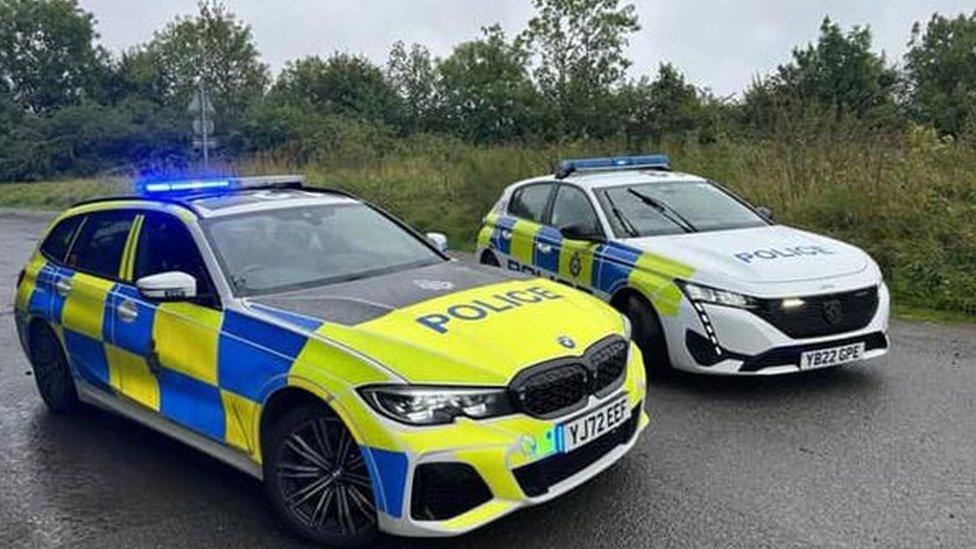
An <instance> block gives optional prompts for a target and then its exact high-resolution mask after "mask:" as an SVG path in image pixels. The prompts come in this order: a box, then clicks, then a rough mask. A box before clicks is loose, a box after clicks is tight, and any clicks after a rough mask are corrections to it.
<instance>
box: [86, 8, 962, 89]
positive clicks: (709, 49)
mask: <svg viewBox="0 0 976 549" xmlns="http://www.w3.org/2000/svg"><path fill="white" fill-rule="evenodd" d="M625 1H626V0H625ZM633 3H634V4H635V5H636V6H637V12H638V15H639V16H640V21H641V24H642V26H643V29H642V30H641V31H640V32H639V33H637V34H636V35H634V36H632V37H631V44H630V52H629V55H630V58H631V59H632V60H633V61H634V66H633V67H632V69H631V73H632V74H634V75H637V74H644V73H652V72H654V71H655V70H656V68H657V65H658V63H660V62H661V61H672V62H674V63H675V64H676V65H678V67H680V68H681V69H682V70H683V71H684V72H685V73H686V74H687V75H688V77H689V78H690V79H691V80H692V81H693V82H695V83H696V84H699V85H703V86H708V87H710V88H711V89H712V90H713V91H714V92H716V93H717V94H720V95H727V94H732V93H737V92H740V91H741V90H742V89H744V88H745V87H746V86H747V85H748V84H749V82H750V81H751V80H752V78H753V76H755V75H756V74H765V73H767V72H769V71H770V70H772V69H773V68H775V67H776V65H778V64H779V63H782V62H784V61H786V60H787V59H788V58H789V55H790V51H791V49H792V48H793V46H795V45H797V44H805V43H807V42H810V41H811V40H814V39H816V36H817V31H818V27H819V24H820V21H821V19H822V18H823V17H824V15H830V16H831V18H833V19H834V20H835V21H837V22H839V23H841V24H842V25H843V26H844V27H848V26H851V25H870V26H871V28H872V30H873V32H874V37H875V41H874V43H875V47H876V49H877V50H879V51H882V50H883V51H884V52H886V54H887V56H888V59H889V60H891V59H894V60H901V56H902V55H903V54H904V52H905V45H906V43H907V42H908V39H909V37H910V33H911V27H912V24H913V23H914V22H915V21H919V20H921V21H923V22H924V21H927V20H928V19H929V17H930V16H931V15H932V13H933V12H940V13H943V14H947V15H948V14H951V15H953V16H955V15H957V14H959V13H962V12H969V11H971V10H973V9H974V7H976V6H974V4H973V2H972V0H968V1H967V0H821V1H816V0H670V1H667V0H636V1H634V2H633ZM80 4H81V5H82V6H83V7H84V8H85V9H86V10H89V11H91V12H93V13H94V14H95V17H96V18H97V20H98V30H99V32H100V34H101V36H102V43H103V44H104V45H105V46H107V47H108V48H110V49H112V50H115V51H117V50H121V49H125V48H127V47H129V46H131V45H134V44H138V43H140V42H144V41H146V40H148V39H149V38H150V37H151V36H152V32H153V31H154V30H156V29H159V28H161V27H163V26H164V25H165V24H166V23H167V22H168V21H169V20H171V19H172V18H173V17H175V16H177V15H185V14H191V13H193V12H194V11H195V9H196V8H195V6H196V2H195V0H80ZM226 4H227V6H228V7H229V8H230V9H231V10H232V11H233V12H234V13H236V14H237V15H238V16H239V17H241V18H242V19H243V20H244V21H246V22H247V23H248V24H250V25H251V27H252V29H253V31H254V37H255V39H256V40H257V44H258V48H259V50H260V51H261V54H262V56H263V58H264V61H265V62H267V63H268V64H269V65H270V66H271V68H272V70H273V71H275V72H277V71H278V70H279V69H280V68H281V66H282V65H283V64H284V63H285V62H287V61H288V60H290V59H295V58H297V57H301V56H305V55H327V54H329V53H331V52H333V51H336V50H339V51H344V52H350V53H362V54H365V55H367V56H368V57H370V58H372V59H374V60H375V61H377V62H381V63H382V62H384V61H385V59H386V54H387V52H388V51H389V48H390V45H391V44H392V43H393V42H394V41H396V40H404V41H405V42H408V43H409V42H420V43H422V44H425V45H427V47H429V48H430V49H431V51H433V53H434V54H435V55H438V56H444V55H446V54H448V53H449V52H450V50H451V47H452V46H453V45H454V44H457V43H458V42H460V41H463V40H467V39H470V38H473V37H476V36H478V34H479V29H480V28H481V27H482V26H487V25H490V24H492V23H495V22H498V23H501V24H502V26H503V27H504V28H505V30H506V31H507V32H508V33H509V34H514V33H516V32H518V30H520V29H522V27H523V26H524V24H525V22H526V21H527V20H528V19H529V17H531V15H532V8H531V2H530V0H227V1H226Z"/></svg>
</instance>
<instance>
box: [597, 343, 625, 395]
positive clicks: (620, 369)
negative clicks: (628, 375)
mask: <svg viewBox="0 0 976 549" xmlns="http://www.w3.org/2000/svg"><path fill="white" fill-rule="evenodd" d="M628 347H629V346H628V345H627V342H626V341H624V340H622V339H614V340H613V341H611V342H610V343H608V344H607V345H603V346H601V347H598V348H596V349H594V350H593V352H592V353H591V354H589V355H588V356H587V358H588V359H589V361H590V365H591V367H592V369H593V373H594V376H593V377H594V379H593V390H594V391H595V392H596V394H597V395H598V396H604V395H605V394H606V393H608V392H610V391H612V390H613V389H616V388H617V383H616V382H617V381H619V380H620V379H621V378H623V375H624V371H626V370H627V350H628Z"/></svg>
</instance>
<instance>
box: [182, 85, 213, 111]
mask: <svg viewBox="0 0 976 549" xmlns="http://www.w3.org/2000/svg"><path fill="white" fill-rule="evenodd" d="M186 110H187V111H189V112H193V113H199V112H201V111H203V112H206V113H207V114H213V112H214V107H213V103H211V102H210V94H208V93H207V92H206V91H204V90H203V88H201V89H199V90H197V91H196V93H194V94H193V99H191V100H190V106H189V107H187V109H186Z"/></svg>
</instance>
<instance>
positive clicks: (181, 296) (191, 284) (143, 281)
mask: <svg viewBox="0 0 976 549" xmlns="http://www.w3.org/2000/svg"><path fill="white" fill-rule="evenodd" d="M136 288H138V289H139V293H140V294H142V296H143V297H145V298H148V299H154V300H157V301H186V300H188V299H193V298H195V297H196V296H197V279H196V278H194V277H193V276H191V275H188V274H186V273H183V272H180V271H169V272H165V273H159V274H154V275H150V276H144V277H142V278H140V279H139V280H137V281H136Z"/></svg>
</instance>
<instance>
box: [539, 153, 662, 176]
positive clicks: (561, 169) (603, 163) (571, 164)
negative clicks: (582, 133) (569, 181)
mask: <svg viewBox="0 0 976 549" xmlns="http://www.w3.org/2000/svg"><path fill="white" fill-rule="evenodd" d="M670 169H671V161H670V160H669V159H668V157H667V155H663V154H648V155H642V156H609V157H602V158H577V159H573V160H563V161H562V162H560V163H559V164H558V165H557V167H556V171H555V176H556V179H565V178H567V177H569V176H570V175H571V174H573V173H577V172H610V171H622V170H662V171H669V170H670Z"/></svg>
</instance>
